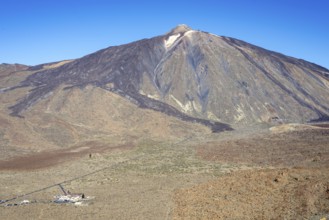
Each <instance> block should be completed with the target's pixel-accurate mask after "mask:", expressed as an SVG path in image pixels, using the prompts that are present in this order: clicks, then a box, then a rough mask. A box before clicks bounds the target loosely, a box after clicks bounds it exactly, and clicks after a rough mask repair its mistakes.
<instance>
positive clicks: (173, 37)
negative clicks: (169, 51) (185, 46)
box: [165, 34, 180, 48]
mask: <svg viewBox="0 0 329 220" xmlns="http://www.w3.org/2000/svg"><path fill="white" fill-rule="evenodd" d="M179 36H180V34H175V35H171V36H170V37H169V38H168V40H165V46H166V48H168V47H170V46H171V45H173V43H175V41H176V40H177V38H179Z"/></svg>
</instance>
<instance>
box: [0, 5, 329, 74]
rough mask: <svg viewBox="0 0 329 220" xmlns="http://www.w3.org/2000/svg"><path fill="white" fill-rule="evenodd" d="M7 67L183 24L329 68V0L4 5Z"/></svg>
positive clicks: (1, 32) (0, 55)
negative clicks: (9, 64) (10, 64)
mask: <svg viewBox="0 0 329 220" xmlns="http://www.w3.org/2000/svg"><path fill="white" fill-rule="evenodd" d="M0 11H1V13H0V63H22V64H27V65H36V64H40V63H46V62H53V61H59V60H64V59H72V58H79V57H81V56H84V55H87V54H89V53H92V52H94V51H97V50H99V49H102V48H105V47H108V46H113V45H120V44H124V43H129V42H132V41H135V40H139V39H142V38H150V37H153V36H157V35H161V34H164V33H166V32H168V31H169V30H170V29H172V28H173V27H175V26H176V25H177V24H187V25H189V26H190V27H192V28H193V29H200V30H203V31H208V32H211V33H214V34H217V35H223V36H230V37H234V38H238V39H241V40H244V41H247V42H249V43H253V44H255V45H258V46H261V47H264V48H266V49H270V50H274V51H277V52H281V53H283V54H286V55H289V56H293V57H296V58H301V59H305V60H308V61H311V62H314V63H317V64H319V65H321V66H324V67H326V68H329V1H328V0H226V1H221V0H198V1H196V0H175V1H174V0H164V1H157V0H152V1H151V0H149V1H146V0H144V1H143V0H136V1H128V0H117V1H114V0H107V1H106V0H0Z"/></svg>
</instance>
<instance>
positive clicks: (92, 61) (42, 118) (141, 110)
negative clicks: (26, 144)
mask: <svg viewBox="0 0 329 220" xmlns="http://www.w3.org/2000/svg"><path fill="white" fill-rule="evenodd" d="M10 68H11V69H10ZM10 68H9V66H8V65H7V66H6V65H1V68H0V71H1V72H2V73H1V75H0V77H1V78H0V79H1V80H0V99H1V102H2V103H3V105H2V107H1V118H2V121H3V122H2V123H5V124H6V123H7V124H10V126H7V128H6V126H3V131H2V134H3V135H2V141H3V140H5V139H6V138H7V139H8V136H10V135H12V133H11V134H10V135H9V133H8V127H12V129H13V130H17V129H16V128H17V126H18V125H19V126H23V125H22V124H24V123H25V125H24V126H25V128H24V129H25V130H33V132H34V133H36V134H38V135H40V134H43V135H42V138H41V139H40V138H39V139H38V140H46V141H50V142H51V143H53V144H55V145H63V144H74V143H76V142H75V141H72V140H74V138H73V137H75V138H76V137H77V136H84V134H88V133H89V131H91V130H92V131H93V132H92V133H93V134H95V135H96V133H97V132H99V133H97V134H100V133H102V132H103V133H104V132H105V131H108V132H110V133H111V132H112V134H113V133H115V132H117V131H118V130H120V131H122V133H124V131H127V130H125V129H128V128H129V129H132V127H134V129H135V131H137V130H139V131H140V130H141V129H142V128H143V126H144V125H145V123H146V124H147V123H148V122H147V120H154V121H156V123H155V124H153V125H152V126H151V127H149V128H148V129H147V130H149V131H153V130H154V128H155V127H159V126H160V127H161V126H162V125H161V123H163V122H164V121H168V120H170V121H172V123H174V124H177V123H178V124H179V123H180V122H179V121H185V122H184V125H182V127H184V128H189V129H192V127H194V128H197V129H196V130H198V131H199V129H201V130H202V129H204V128H205V127H208V128H210V130H211V131H213V132H219V131H225V130H230V129H231V127H239V126H246V125H251V124H257V123H268V122H276V121H279V122H307V121H311V120H326V119H328V118H329V117H328V116H329V70H327V69H325V68H323V67H320V66H318V65H316V64H313V63H309V62H307V61H304V60H300V59H296V58H292V57H288V56H285V55H282V54H279V53H276V52H273V51H268V50H266V49H263V48H260V47H257V46H254V45H251V44H248V43H246V42H243V41H240V40H237V39H233V38H229V37H221V36H217V35H213V34H210V33H207V32H203V31H196V30H192V29H191V28H189V27H188V26H186V25H179V26H177V27H176V28H174V29H172V30H171V31H170V32H168V33H167V34H164V35H160V36H157V37H154V38H151V39H143V40H140V41H136V42H132V43H129V44H125V45H121V46H113V47H109V48H106V49H103V50H100V51H97V52H95V53H93V54H90V55H87V56H84V57H82V58H80V59H76V60H67V61H62V62H56V63H48V64H41V65H38V66H34V67H26V66H20V67H19V69H17V65H16V66H15V67H14V66H11V67H10ZM13 68H14V69H13ZM9 70H10V71H9ZM113 103H116V105H113ZM127 108H128V109H130V110H127ZM131 109H134V110H131ZM147 109H148V110H147ZM124 112H126V113H124ZM132 112H134V113H132ZM137 112H138V113H137ZM163 113H164V114H163ZM145 114H146V116H143V115H145ZM9 115H11V116H9ZM132 115H134V116H132ZM12 116H14V117H12ZM1 118H0V119H1ZM20 118H21V119H20ZM32 118H33V119H32ZM50 118H52V119H51V120H50ZM160 118H162V119H160ZM164 118H166V119H165V120H164ZM174 118H177V119H174ZM141 119H143V121H141ZM157 120H158V121H157ZM4 121H6V122H4ZM27 121H29V122H27ZM31 121H34V122H33V123H32V122H31ZM49 121H53V122H52V123H51V122H49ZM55 121H56V123H55ZM133 121H134V122H133ZM137 121H138V122H137ZM174 121H175V122H174ZM22 122H24V123H22ZM135 122H136V123H135ZM191 122H192V123H191ZM14 124H15V125H14ZM40 124H41V125H42V124H44V125H45V127H44V128H42V129H38V128H37V127H38V126H39V125H40ZM46 124H47V125H46ZM55 124H56V126H57V127H56V126H55ZM110 124H111V125H113V126H110ZM132 124H133V126H131V125H132ZM169 124H170V123H167V126H169ZM114 125H116V126H117V127H116V126H114ZM118 126H119V127H118ZM185 126H186V127H185ZM169 127H170V126H169ZM119 128H120V129H119ZM20 129H23V128H21V127H20ZM134 129H133V130H134ZM18 130H19V129H18ZM54 130H56V132H54ZM169 130H170V129H169ZM169 130H168V132H169V133H171V134H174V133H175V131H174V130H171V131H169ZM192 130H193V129H192ZM16 132H18V131H16ZM105 133H106V132H105ZM56 134H57V135H56ZM67 135H69V136H67ZM96 136H97V135H96ZM12 138H13V137H12ZM70 138H71V139H70ZM9 139H10V138H9ZM27 139H28V138H27ZM77 139H79V138H77ZM59 140H71V141H72V143H71V142H70V143H66V142H65V143H64V142H63V143H56V142H58V141H59Z"/></svg>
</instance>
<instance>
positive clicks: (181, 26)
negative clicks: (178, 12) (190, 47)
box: [169, 24, 192, 34]
mask: <svg viewBox="0 0 329 220" xmlns="http://www.w3.org/2000/svg"><path fill="white" fill-rule="evenodd" d="M190 30H192V28H190V27H189V26H187V25H186V24H179V25H177V26H176V27H175V28H173V29H172V30H171V31H170V32H169V34H180V33H185V32H187V31H190Z"/></svg>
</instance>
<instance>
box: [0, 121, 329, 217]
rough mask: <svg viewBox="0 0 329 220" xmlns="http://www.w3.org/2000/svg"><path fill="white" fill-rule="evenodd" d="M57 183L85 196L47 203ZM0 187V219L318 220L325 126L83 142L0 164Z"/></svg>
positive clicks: (326, 186) (326, 200) (328, 132)
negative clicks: (116, 142) (79, 201)
mask: <svg viewBox="0 0 329 220" xmlns="http://www.w3.org/2000/svg"><path fill="white" fill-rule="evenodd" d="M1 158H6V157H5V156H4V155H2V157H1ZM59 183H61V186H63V187H64V188H65V189H66V190H70V191H71V192H76V193H84V194H85V195H86V197H87V198H89V200H87V201H84V202H83V203H82V204H79V205H77V204H57V203H54V202H53V201H54V196H56V195H58V194H61V193H62V192H61V189H60V187H59V185H57V184H59ZM0 187H1V190H0V200H10V201H7V202H3V203H2V204H0V219H14V220H15V219H244V220H245V219H326V218H329V128H328V125H321V126H315V125H314V126H312V125H298V124H289V125H278V126H275V127H271V128H269V127H266V126H263V127H258V128H254V127H253V128H252V129H251V128H245V129H238V130H235V131H231V132H224V133H219V134H209V133H208V134H207V135H201V134H200V135H193V136H190V137H184V138H182V139H181V140H168V141H163V140H161V141H159V140H156V141H155V140H151V139H146V138H144V139H142V140H141V139H139V141H137V142H130V141H129V142H128V141H127V143H124V144H121V145H111V144H109V145H104V144H98V143H97V142H86V143H85V144H84V145H81V146H76V147H74V148H69V149H63V150H52V151H50V150H48V151H43V152H39V153H37V154H33V155H26V154H22V155H21V156H19V155H16V156H15V157H10V158H8V159H6V160H5V159H4V160H2V161H0ZM26 194H27V195H26ZM24 195H25V196H24ZM15 198H16V199H15ZM11 199H12V200H11ZM23 200H29V201H30V202H31V203H29V204H25V205H20V202H21V201H23ZM15 204H18V205H15Z"/></svg>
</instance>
